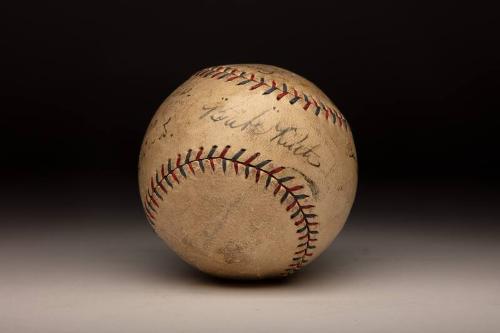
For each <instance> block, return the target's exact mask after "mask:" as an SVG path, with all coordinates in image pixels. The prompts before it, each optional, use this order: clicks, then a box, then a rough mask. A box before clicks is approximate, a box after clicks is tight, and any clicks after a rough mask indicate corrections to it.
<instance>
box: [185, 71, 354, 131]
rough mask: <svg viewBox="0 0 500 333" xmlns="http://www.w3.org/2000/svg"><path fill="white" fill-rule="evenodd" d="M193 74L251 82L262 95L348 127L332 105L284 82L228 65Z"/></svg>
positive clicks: (230, 80)
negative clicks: (310, 111) (298, 106)
mask: <svg viewBox="0 0 500 333" xmlns="http://www.w3.org/2000/svg"><path fill="white" fill-rule="evenodd" d="M194 76H198V77H202V78H212V79H217V80H221V79H224V78H225V79H226V80H225V82H232V81H235V82H236V85H238V86H243V85H247V84H248V83H251V84H252V85H251V86H250V88H249V90H255V89H257V88H260V87H264V88H266V90H265V91H264V92H263V93H262V95H270V94H271V93H275V94H276V100H278V101H281V100H286V99H285V98H284V97H285V96H287V97H288V102H289V103H290V104H291V105H300V104H301V105H302V109H303V110H304V111H308V110H309V109H312V110H313V113H314V115H316V116H320V114H321V113H323V114H324V119H326V120H328V121H330V120H331V123H332V124H337V125H338V126H339V127H340V128H344V129H345V130H348V129H349V125H348V123H347V120H346V119H345V117H344V116H343V115H342V113H340V111H339V110H337V109H336V108H335V107H333V106H329V105H327V104H325V103H323V102H322V101H321V100H320V99H319V98H314V97H313V96H312V95H311V94H306V93H304V92H299V91H297V90H296V89H295V88H289V87H288V85H287V84H286V83H281V84H278V83H277V82H276V81H275V80H268V79H266V78H264V77H257V75H256V74H255V73H247V72H244V71H241V70H239V69H237V68H233V67H228V66H218V67H209V68H206V69H202V70H201V71H198V72H197V73H195V74H194Z"/></svg>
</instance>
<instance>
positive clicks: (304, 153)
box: [199, 105, 320, 167]
mask: <svg viewBox="0 0 500 333" xmlns="http://www.w3.org/2000/svg"><path fill="white" fill-rule="evenodd" d="M271 111H272V109H266V110H264V111H262V112H259V113H257V114H254V113H250V112H247V111H245V110H241V109H239V108H238V109H236V108H221V107H220V106H217V105H215V106H210V105H204V106H203V107H202V114H201V116H200V117H199V119H206V120H209V121H212V122H214V123H221V124H222V125H223V126H225V127H228V128H230V129H233V130H240V131H241V132H244V131H247V132H248V133H250V134H252V135H258V136H263V135H267V137H268V138H269V139H268V140H269V142H272V143H275V144H276V145H278V146H280V147H283V148H284V149H286V150H288V151H289V152H291V153H292V154H293V155H295V156H300V157H302V158H304V159H305V160H306V161H307V163H309V164H310V165H312V166H314V167H319V166H320V155H319V154H318V152H317V150H318V149H319V147H320V144H311V143H310V142H311V141H312V139H311V138H310V136H309V133H308V131H307V130H306V129H304V128H300V127H296V126H288V125H284V124H282V123H281V122H275V123H272V124H270V125H269V124H267V125H266V122H265V119H266V118H265V115H266V114H268V113H269V112H271Z"/></svg>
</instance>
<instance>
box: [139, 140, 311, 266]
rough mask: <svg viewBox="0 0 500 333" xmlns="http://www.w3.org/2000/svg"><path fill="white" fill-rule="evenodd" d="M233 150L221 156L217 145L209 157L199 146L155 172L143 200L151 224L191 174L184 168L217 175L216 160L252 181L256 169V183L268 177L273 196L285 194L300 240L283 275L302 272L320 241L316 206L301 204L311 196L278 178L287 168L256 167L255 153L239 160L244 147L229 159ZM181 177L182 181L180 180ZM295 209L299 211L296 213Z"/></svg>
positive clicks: (266, 164) (286, 178) (264, 163)
mask: <svg viewBox="0 0 500 333" xmlns="http://www.w3.org/2000/svg"><path fill="white" fill-rule="evenodd" d="M230 148H231V146H229V145H227V146H225V147H224V148H223V149H222V151H221V152H220V153H219V154H218V155H215V154H216V152H217V149H218V146H216V145H214V146H212V147H211V149H210V151H209V152H208V153H207V154H206V156H204V157H203V156H202V155H203V153H204V148H203V147H200V148H199V150H198V152H197V153H196V156H195V157H194V158H192V153H193V150H192V149H189V150H188V152H187V153H186V156H185V159H184V160H183V161H182V156H181V154H178V155H177V158H176V161H175V167H172V164H173V162H172V159H169V160H168V162H167V163H166V166H165V164H162V165H161V168H160V171H159V172H158V170H156V172H155V175H154V176H152V177H151V178H150V186H149V187H148V190H147V195H146V196H145V198H144V201H143V207H144V211H145V213H146V217H147V219H148V221H149V223H150V224H151V226H152V227H153V228H154V226H155V219H156V214H157V213H158V210H157V209H159V208H160V204H161V202H162V201H164V200H165V196H166V195H167V194H168V192H169V191H170V190H171V189H173V187H174V185H175V183H177V184H180V183H181V182H180V181H179V179H182V178H184V179H187V177H188V172H187V171H186V170H185V169H184V168H187V169H188V170H189V171H190V172H191V173H192V174H193V175H196V171H195V169H194V168H193V166H192V164H193V163H197V164H198V165H199V167H200V171H201V172H202V173H205V168H206V167H210V168H211V169H212V171H213V172H215V169H216V163H215V161H218V162H219V161H220V164H221V166H222V171H223V172H224V173H226V171H227V169H228V167H230V165H229V166H228V164H231V163H232V164H233V167H234V171H235V173H236V174H237V175H238V173H239V172H240V167H241V166H242V167H243V172H244V174H245V179H247V178H249V176H250V170H251V169H252V170H255V182H256V183H258V182H259V180H260V179H261V176H264V177H266V176H267V179H266V181H265V188H266V189H268V188H269V187H270V186H271V182H273V186H275V188H274V191H273V195H274V196H275V197H276V196H277V195H278V193H280V191H281V192H283V194H281V199H280V204H283V203H286V208H285V209H286V211H287V212H291V215H290V219H291V220H292V222H293V223H294V225H295V227H296V228H297V229H296V232H297V234H298V235H297V240H298V242H299V244H298V245H297V251H296V252H295V253H294V255H293V257H292V260H291V264H289V265H288V267H287V268H286V269H284V273H283V274H282V275H284V276H286V275H289V274H292V273H294V272H295V271H298V270H300V269H301V268H302V267H303V266H304V265H305V264H307V263H308V262H309V260H308V258H309V257H311V256H312V255H313V250H314V249H315V248H316V246H315V245H314V244H313V243H314V242H316V241H317V240H318V239H317V237H318V233H319V231H318V226H319V222H317V215H316V214H314V213H312V209H313V208H314V207H315V206H314V205H310V204H304V203H301V202H300V201H301V200H304V199H306V198H308V197H309V195H307V194H304V193H301V192H300V190H302V189H303V188H304V186H303V185H293V186H291V185H286V184H285V183H286V182H289V181H291V180H293V179H295V177H293V176H283V177H281V178H279V177H278V174H279V173H281V172H282V171H283V170H285V167H273V166H272V165H271V164H270V163H271V162H272V160H262V161H260V162H258V163H257V164H254V163H253V162H254V161H255V160H256V159H257V158H258V157H259V156H260V153H255V154H253V155H251V156H250V157H248V158H246V159H243V160H240V158H241V157H242V156H243V155H244V154H245V152H246V149H244V148H242V149H240V150H239V151H237V152H236V153H235V154H234V155H232V157H227V155H228V152H229V150H230ZM181 161H182V162H181ZM205 162H208V164H209V166H206V165H205ZM218 164H219V163H217V165H218ZM265 167H267V169H265ZM269 167H270V169H269ZM176 172H178V173H180V175H178V174H176ZM181 176H182V178H180V177H181ZM169 178H170V179H169ZM274 183H276V184H274ZM169 188H170V189H169ZM160 192H161V193H160ZM295 208H296V210H295V211H294V209H295Z"/></svg>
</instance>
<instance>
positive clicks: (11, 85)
mask: <svg viewBox="0 0 500 333" xmlns="http://www.w3.org/2000/svg"><path fill="white" fill-rule="evenodd" d="M486 3H487V2H486V1H484V2H483V1H467V2H465V1H404V0H403V1H401V0H398V1H396V0H393V1H388V0H379V1H322V2H319V1H301V2H294V1H279V0H278V1H252V0H247V1H242V0H240V1H232V2H229V1H217V2H216V1H198V2H195V1H177V2H173V1H168V0H163V1H139V0H136V1H116V0H111V1H99V2H97V1H62V0H55V1H7V2H5V1H4V2H3V3H2V4H1V5H0V26H1V29H0V45H1V52H0V60H1V72H0V77H1V80H0V82H1V86H0V101H1V104H0V107H1V115H2V118H1V119H2V125H3V126H2V136H3V139H2V148H3V149H2V163H1V171H2V177H1V179H2V182H1V185H0V331H1V332H2V333H3V332H6V333H8V332H26V333H29V332H37V333H38V332H53V333H56V332H64V333H67V332H81V331H88V332H120V333H123V332H129V331H131V332H166V331H173V332H176V331H183V332H189V331H192V332H200V331H204V332H211V331H214V332H219V333H220V332H246V331H248V332H252V333H255V332H268V331H270V330H271V331H277V332H280V331H283V332H293V331H297V332H298V331H300V332H304V331H315V332H325V331H338V332H367V331H372V332H401V331H405V332H415V333H421V332H453V333H459V332H464V333H466V332H481V333H483V332H491V333H498V332H500V328H499V321H498V314H499V313H500V302H499V299H500V280H499V278H498V277H499V276H500V224H499V223H498V222H499V221H500V205H499V203H500V191H499V190H498V189H499V185H500V182H499V177H498V170H499V166H500V165H499V164H500V163H499V157H498V125H499V124H500V122H499V117H498V114H499V112H500V108H499V107H500V102H499V93H498V90H499V87H500V80H499V79H498V77H499V74H500V37H499V36H500V33H499V32H500V20H499V16H500V15H499V7H498V6H495V5H494V2H491V4H486ZM231 63H266V64H273V65H278V66H281V67H284V68H287V69H289V70H292V71H294V72H296V73H298V74H301V75H303V76H305V77H306V78H308V79H309V80H311V81H313V82H315V83H316V84H317V85H318V86H319V87H321V88H322V89H323V90H324V92H325V93H326V94H327V95H328V96H330V97H331V99H332V100H333V101H334V102H335V103H336V105H337V106H338V107H339V108H340V110H341V111H342V112H343V114H344V115H345V116H346V118H347V119H348V120H349V122H350V125H351V128H352V131H353V134H354V138H355V142H356V145H357V150H358V157H359V167H360V169H359V171H360V175H359V176H360V177H359V188H358V194H357V198H356V201H355V204H354V208H353V210H352V213H351V215H350V217H349V220H348V223H347V224H346V226H345V228H344V229H343V230H342V232H341V233H340V234H339V236H338V237H337V239H336V240H335V242H334V243H333V245H332V246H331V247H330V248H329V249H328V250H327V251H325V253H324V254H323V255H321V256H320V257H319V258H318V259H317V261H315V262H314V263H313V264H312V265H310V266H308V267H307V268H305V269H304V271H303V272H300V273H299V274H296V275H294V276H293V277H291V278H289V279H286V280H284V281H278V282H277V283H276V282H266V281H264V282H261V283H238V282H232V283H231V282H229V281H220V280H214V279H210V278H208V277H207V276H205V275H203V274H201V273H198V272H197V271H196V270H194V269H192V268H191V267H189V266H187V265H186V264H184V263H183V262H182V261H181V260H180V259H178V258H177V257H176V256H175V255H174V254H173V253H172V252H170V251H168V250H166V249H165V246H164V244H163V242H162V241H161V240H160V239H159V238H158V237H156V236H155V235H154V232H153V231H152V229H151V228H150V227H149V225H148V223H147V221H146V219H145V216H144V213H143V212H142V207H141V204H140V198H139V195H138V188H137V187H138V186H137V161H138V154H139V148H140V145H141V140H142V137H143V135H144V132H145V130H146V127H147V125H148V122H149V120H150V119H151V117H152V116H153V114H154V112H155V110H156V108H157V107H158V106H159V105H160V103H161V102H162V101H163V100H164V99H165V98H166V97H167V96H168V95H169V94H170V93H171V92H172V91H173V90H174V89H175V88H176V87H177V86H179V85H180V84H181V83H182V82H184V81H185V80H186V79H187V78H188V77H189V76H190V75H191V74H193V73H194V72H195V71H197V70H199V69H201V68H203V67H207V66H214V65H218V64H231Z"/></svg>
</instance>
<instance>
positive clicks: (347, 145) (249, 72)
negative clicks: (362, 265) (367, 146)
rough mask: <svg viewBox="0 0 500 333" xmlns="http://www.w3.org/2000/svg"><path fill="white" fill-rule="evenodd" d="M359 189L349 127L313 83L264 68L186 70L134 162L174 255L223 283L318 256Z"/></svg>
mask: <svg viewBox="0 0 500 333" xmlns="http://www.w3.org/2000/svg"><path fill="white" fill-rule="evenodd" d="M356 184H357V163H356V151H355V147H354V142H353V138H352V134H351V130H350V127H349V125H348V123H347V121H346V119H345V118H344V116H343V115H342V114H341V113H340V112H339V110H338V109H337V108H336V107H335V105H334V104H333V103H332V102H331V101H330V99H329V98H328V97H327V96H326V95H325V94H324V93H323V92H322V91H321V90H320V89H319V88H317V87H316V86H315V85H314V84H313V83H311V82H309V81H307V80H306V79H304V78H302V77H301V76H299V75H297V74H294V73H292V72H289V71H287V70H284V69H282V68H278V67H274V66H268V65H250V64H241V65H228V66H218V67H211V68H207V69H204V70H201V71H199V72H197V73H195V74H194V75H193V76H192V77H191V78H190V79H189V80H187V81H186V82H185V83H184V84H182V85H181V86H180V87H179V88H177V89H176V90H175V91H174V92H173V93H172V94H171V95H170V96H169V97H168V98H167V99H166V100H165V101H164V102H163V104H162V105H161V106H160V108H159V109H158V111H157V112H156V114H155V115H154V117H153V119H152V120H151V123H150V125H149V127H148V129H147V132H146V135H145V138H144V141H143V144H142V148H141V153H140V159H139V186H140V195H141V198H142V201H143V205H144V210H145V213H146V216H147V218H148V220H149V222H150V224H151V226H152V227H153V228H154V230H155V231H156V233H157V234H158V235H159V236H160V237H161V238H162V239H163V240H164V241H165V242H166V243H167V244H168V246H169V247H170V248H171V249H173V250H174V251H175V252H176V253H177V254H178V255H179V256H180V257H182V258H183V259H184V260H185V261H187V262H188V263H190V264H191V265H193V266H195V267H197V268H198V269H200V270H201V271H204V272H206V273H209V274H213V275H217V276H221V277H229V278H247V279H255V278H266V277H273V276H286V275H288V274H291V273H294V272H295V271H298V270H300V269H301V268H302V267H304V266H305V265H307V264H309V263H310V262H311V261H313V260H314V259H315V258H317V257H318V255H319V254H320V253H321V252H323V251H324V250H325V249H326V248H327V247H328V246H329V245H330V243H331V242H332V241H333V239H334V238H335V237H336V236H337V234H338V233H339V231H340V229H341V228H342V226H343V225H344V223H345V221H346V219H347V216H348V214H349V211H350V209H351V206H352V203H353V200H354V196H355V192H356Z"/></svg>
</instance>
